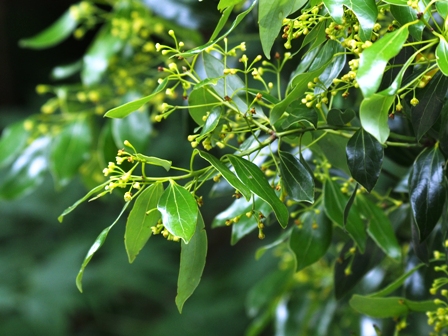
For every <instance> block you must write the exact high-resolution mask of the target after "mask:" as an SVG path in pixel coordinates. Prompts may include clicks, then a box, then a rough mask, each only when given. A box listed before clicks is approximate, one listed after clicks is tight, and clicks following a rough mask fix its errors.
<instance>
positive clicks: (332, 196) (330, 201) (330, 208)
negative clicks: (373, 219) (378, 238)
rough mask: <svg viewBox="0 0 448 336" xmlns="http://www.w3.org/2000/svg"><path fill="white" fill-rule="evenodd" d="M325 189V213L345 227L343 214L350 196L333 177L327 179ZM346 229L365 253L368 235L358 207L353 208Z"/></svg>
mask: <svg viewBox="0 0 448 336" xmlns="http://www.w3.org/2000/svg"><path fill="white" fill-rule="evenodd" d="M323 190H324V192H323V193H324V195H323V197H324V207H325V213H326V214H327V216H328V217H329V218H330V219H331V220H332V221H333V222H335V223H336V224H337V225H339V226H340V227H341V228H344V218H343V214H344V208H345V205H346V204H347V201H348V196H346V195H344V194H343V193H342V191H341V187H340V186H339V184H338V183H337V182H335V181H332V180H331V179H326V180H325V182H324V187H323ZM345 229H346V230H347V232H348V234H349V235H350V236H351V237H352V239H353V240H354V241H355V243H356V245H358V247H359V250H360V251H361V253H364V250H365V247H366V238H367V235H366V230H365V227H364V223H363V221H362V219H361V216H360V215H359V213H358V211H357V209H356V208H353V209H351V211H350V213H349V215H348V218H347V224H346V225H345Z"/></svg>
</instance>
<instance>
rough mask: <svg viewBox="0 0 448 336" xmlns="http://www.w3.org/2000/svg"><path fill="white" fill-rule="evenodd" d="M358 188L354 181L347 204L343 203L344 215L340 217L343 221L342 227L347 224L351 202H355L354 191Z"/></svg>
mask: <svg viewBox="0 0 448 336" xmlns="http://www.w3.org/2000/svg"><path fill="white" fill-rule="evenodd" d="M358 188H359V184H358V183H356V185H355V189H353V191H352V194H351V195H350V198H349V199H348V201H347V204H345V207H344V215H343V218H342V219H343V221H344V228H345V227H346V226H347V219H348V215H349V214H350V210H351V208H352V205H353V202H355V199H356V193H357V191H358Z"/></svg>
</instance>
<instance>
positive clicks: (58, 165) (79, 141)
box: [50, 117, 92, 186]
mask: <svg viewBox="0 0 448 336" xmlns="http://www.w3.org/2000/svg"><path fill="white" fill-rule="evenodd" d="M91 146H92V131H91V128H90V120H89V119H87V118H86V117H81V118H78V119H76V120H75V121H73V122H71V123H70V124H68V125H66V126H65V127H64V128H63V129H62V131H61V132H60V133H59V134H58V135H56V136H55V137H54V139H53V140H52V143H51V148H50V168H51V171H52V172H53V176H54V179H55V181H56V184H57V185H58V186H66V185H67V184H68V183H69V182H70V180H71V179H72V178H73V177H74V176H75V175H76V173H77V172H78V170H79V167H80V166H81V165H82V164H83V163H84V162H85V161H86V160H87V159H88V158H89V156H90V153H89V151H90V147H91Z"/></svg>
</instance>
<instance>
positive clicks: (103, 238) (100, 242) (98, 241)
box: [76, 202, 130, 293]
mask: <svg viewBox="0 0 448 336" xmlns="http://www.w3.org/2000/svg"><path fill="white" fill-rule="evenodd" d="M129 203H130V202H126V203H125V204H124V206H123V209H121V212H120V214H119V215H118V217H117V219H116V220H115V221H114V222H113V223H112V224H111V225H110V226H108V227H107V228H105V229H104V230H103V231H101V233H100V234H99V235H98V237H96V239H95V242H94V243H93V245H92V246H91V247H90V249H89V251H88V252H87V254H86V256H85V258H84V261H83V262H82V265H81V268H80V269H79V272H78V275H77V276H76V287H78V290H79V291H80V292H81V293H82V277H83V276H84V270H85V269H86V267H87V264H88V263H89V262H90V260H91V259H92V257H93V255H94V254H95V253H96V251H98V250H99V249H100V248H101V246H103V244H104V242H105V241H106V238H107V235H108V234H109V231H110V229H112V228H113V227H114V225H115V224H116V223H117V222H118V220H119V219H120V218H121V216H122V215H123V213H124V211H125V210H126V208H127V207H128V205H129Z"/></svg>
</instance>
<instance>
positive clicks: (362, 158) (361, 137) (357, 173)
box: [346, 128, 384, 192]
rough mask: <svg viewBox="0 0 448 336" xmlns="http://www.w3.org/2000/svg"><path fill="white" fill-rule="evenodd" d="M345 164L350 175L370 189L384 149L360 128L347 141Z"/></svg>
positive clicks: (376, 176) (378, 169) (378, 170)
mask: <svg viewBox="0 0 448 336" xmlns="http://www.w3.org/2000/svg"><path fill="white" fill-rule="evenodd" d="M346 153H347V164H348V168H349V169H350V173H351V174H352V177H353V178H354V179H355V180H356V181H358V183H359V184H361V185H362V186H363V187H364V188H366V189H367V191H368V192H370V191H372V189H373V187H374V186H375V184H376V182H377V181H378V177H379V176H380V172H381V167H382V165H383V156H384V150H383V147H382V146H381V144H380V143H379V142H378V141H377V140H376V139H375V138H374V137H373V136H372V135H370V134H369V133H367V132H366V131H364V130H363V129H362V128H360V129H359V130H358V131H356V132H355V134H353V136H352V137H351V138H350V140H349V141H348V143H347V148H346Z"/></svg>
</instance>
